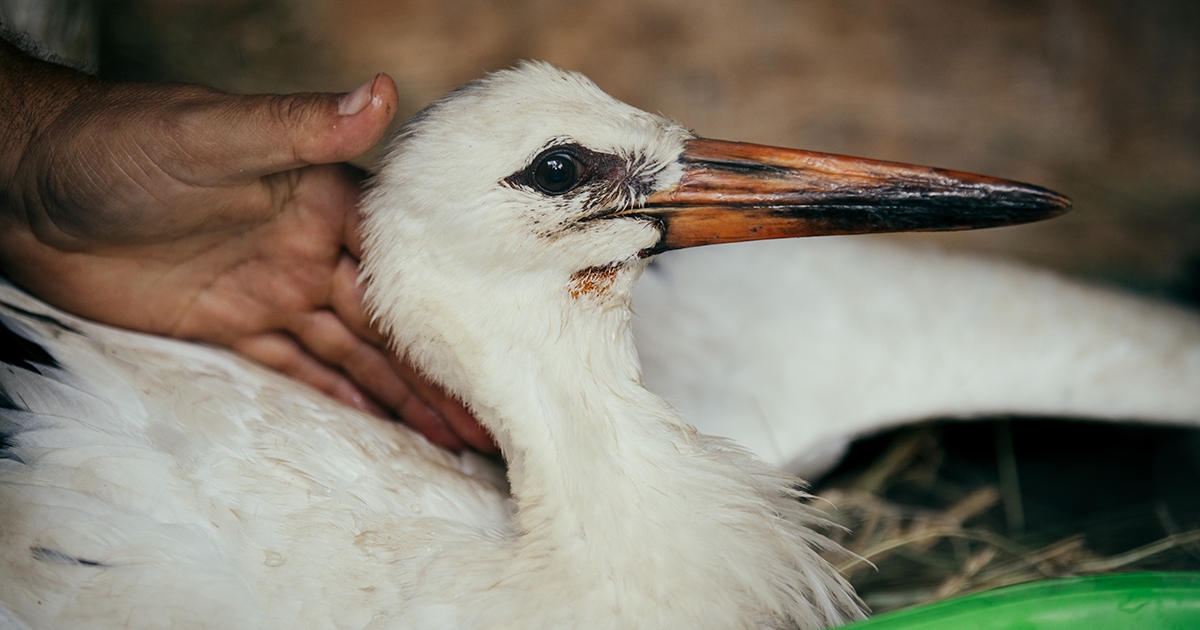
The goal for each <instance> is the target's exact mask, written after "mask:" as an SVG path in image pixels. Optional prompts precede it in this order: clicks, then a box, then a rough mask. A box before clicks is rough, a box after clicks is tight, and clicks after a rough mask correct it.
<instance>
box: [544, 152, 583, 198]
mask: <svg viewBox="0 0 1200 630" xmlns="http://www.w3.org/2000/svg"><path fill="white" fill-rule="evenodd" d="M579 171H580V169H579V164H578V163H577V162H576V161H575V158H573V157H571V155H570V154H569V153H551V154H550V155H547V156H546V157H543V158H542V159H541V160H540V161H539V162H538V164H537V167H536V168H535V169H534V171H533V183H534V184H537V187H538V188H540V189H541V191H542V192H544V193H546V194H548V195H561V194H562V193H565V192H567V191H568V190H571V189H572V188H574V187H575V184H578V183H579Z"/></svg>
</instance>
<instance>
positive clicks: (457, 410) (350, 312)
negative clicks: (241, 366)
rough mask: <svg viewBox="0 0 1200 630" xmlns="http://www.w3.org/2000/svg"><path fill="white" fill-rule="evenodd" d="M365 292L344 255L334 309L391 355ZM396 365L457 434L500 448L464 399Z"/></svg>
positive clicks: (482, 447)
mask: <svg viewBox="0 0 1200 630" xmlns="http://www.w3.org/2000/svg"><path fill="white" fill-rule="evenodd" d="M364 294H365V288H364V287H363V285H362V283H361V282H358V264H357V262H355V261H354V259H352V258H350V257H349V256H343V257H342V259H341V260H340V261H338V267H337V269H336V270H335V271H334V278H333V295H332V298H331V305H332V307H333V309H334V312H335V313H337V315H338V317H339V318H340V319H341V320H342V321H343V322H344V323H345V324H346V326H347V327H348V328H349V329H350V330H351V331H353V332H354V333H355V334H356V335H358V336H359V337H360V338H362V339H365V340H367V341H369V342H370V343H372V344H374V345H375V346H377V347H378V348H379V349H380V350H381V351H382V352H386V353H388V355H389V356H392V353H391V351H390V349H389V347H388V346H387V344H386V342H385V340H384V338H383V336H382V335H380V334H379V333H378V332H377V331H376V330H375V328H374V326H372V325H371V322H370V319H369V318H368V317H367V315H366V312H365V310H364V306H363V302H364V299H365V295H364ZM394 364H395V365H396V366H398V367H397V369H398V370H399V371H400V374H401V377H402V378H403V379H404V381H405V383H406V384H407V385H408V387H411V388H413V389H414V391H415V392H416V395H417V396H418V397H419V398H420V399H421V400H422V401H424V402H425V404H426V405H427V406H428V407H429V408H430V409H431V410H433V412H434V413H436V414H437V415H439V416H440V417H441V418H442V420H443V421H444V422H445V424H446V425H447V426H448V427H449V429H450V430H451V431H453V432H454V434H455V435H457V436H459V437H460V438H462V439H463V440H464V441H465V442H466V443H467V444H470V445H471V446H472V447H473V448H475V449H477V450H479V451H482V452H485V453H495V452H496V451H498V450H499V449H498V448H497V447H496V444H495V441H494V440H493V439H492V436H491V434H490V433H488V432H487V429H484V428H483V426H482V425H480V424H479V421H478V420H476V419H475V417H474V416H473V415H471V413H470V412H469V411H467V408H466V407H464V406H463V404H462V403H461V402H459V401H458V400H457V399H455V398H454V397H452V396H449V395H447V394H446V393H445V392H443V391H442V390H441V388H438V387H434V386H432V385H430V384H429V383H428V381H426V379H425V378H424V377H422V376H421V375H420V374H419V373H418V372H417V371H416V370H415V369H413V368H412V367H411V366H409V365H408V364H407V363H406V362H403V361H401V360H399V359H397V360H396V361H395V362H394Z"/></svg>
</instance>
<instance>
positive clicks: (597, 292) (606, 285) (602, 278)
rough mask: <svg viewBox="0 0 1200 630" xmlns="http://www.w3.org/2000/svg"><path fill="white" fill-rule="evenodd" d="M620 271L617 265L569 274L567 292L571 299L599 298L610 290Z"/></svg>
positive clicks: (590, 268)
mask: <svg viewBox="0 0 1200 630" xmlns="http://www.w3.org/2000/svg"><path fill="white" fill-rule="evenodd" d="M620 271H621V265H618V264H612V265H604V266H602V267H588V268H587V269H580V270H579V271H576V272H575V273H573V274H571V283H570V284H569V285H568V286H567V290H568V291H570V292H571V297H573V298H575V299H577V300H578V299H581V298H583V297H599V296H601V295H603V294H604V293H606V292H607V291H608V290H609V289H611V288H612V286H613V283H614V282H616V281H617V274H618V273H619V272H620Z"/></svg>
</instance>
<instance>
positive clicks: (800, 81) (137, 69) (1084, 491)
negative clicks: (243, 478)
mask: <svg viewBox="0 0 1200 630" xmlns="http://www.w3.org/2000/svg"><path fill="white" fill-rule="evenodd" d="M52 4H53V5H54V6H55V7H57V8H56V9H55V11H50V12H48V11H46V10H45V9H46V5H47V3H44V2H31V1H28V0H0V10H3V12H4V15H5V16H6V17H5V21H6V22H7V23H8V24H9V25H10V26H15V27H17V28H31V29H32V30H35V31H38V32H41V33H43V38H45V39H46V40H47V41H48V42H49V43H51V44H52V45H53V46H55V47H56V48H57V49H58V50H59V51H60V52H61V53H62V54H63V55H65V56H67V57H71V58H74V59H78V60H81V61H82V62H84V63H86V64H88V65H89V66H91V67H93V68H95V69H96V70H97V71H98V72H99V73H100V74H102V75H104V76H108V77H112V78H119V79H136V80H149V81H187V82H198V83H203V84H207V85H211V86H214V87H217V88H220V89H223V90H227V91H231V92H292V91H304V90H320V91H346V90H350V89H352V88H354V87H356V86H358V85H359V84H361V83H362V82H364V81H365V80H367V79H369V78H370V77H371V76H372V75H373V74H374V73H376V72H380V71H382V72H387V73H388V74H390V75H391V76H392V77H393V78H394V79H395V80H396V82H397V84H398V85H399V88H400V99H401V101H400V115H399V116H398V117H397V121H401V120H403V119H404V118H405V117H406V116H407V115H408V114H411V113H413V112H415V111H417V110H418V109H420V108H421V107H423V106H424V105H425V104H427V103H428V102H429V101H431V100H432V99H435V98H437V97H438V96H440V95H442V94H444V93H445V92H447V91H449V90H451V89H453V88H455V87H457V86H458V85H460V84H462V83H464V82H466V81H469V80H471V79H474V78H477V77H479V76H481V75H482V74H483V73H484V72H486V71H488V70H493V69H498V68H503V67H506V66H509V65H511V64H512V63H513V62H514V61H516V60H518V59H523V58H533V59H545V60H548V61H550V62H553V63H555V64H558V65H560V66H563V67H566V68H569V69H573V70H579V71H582V72H584V73H585V74H587V75H588V76H590V77H591V78H592V79H593V80H595V81H596V82H597V83H598V84H599V85H600V87H601V88H603V89H604V90H606V91H608V92H609V93H611V94H612V95H614V96H616V97H617V98H619V99H621V100H624V101H626V102H629V103H631V104H633V105H635V106H637V107H640V108H642V109H646V110H649V111H654V112H661V113H663V114H665V115H667V116H670V117H673V118H675V119H677V120H679V121H680V122H682V123H683V124H684V125H685V126H687V127H689V128H692V129H693V130H695V131H696V132H697V133H699V134H701V135H704V136H708V137H715V138H724V139H737V140H746V141H753V142H761V143H766V144H775V145H783V146H793V147H800V148H805V149H813V150H820V151H830V152H837V153H847V154H853V155H862V156H869V157H873V158H880V159H888V160H897V161H903V162H915V163H921V164H930V165H934V166H942V167H947V168H953V169H957V170H966V171H973V172H980V173H986V174H989V175H995V176H999V177H1005V178H1011V179H1017V180H1021V181H1028V182H1031V183H1036V184H1039V185H1042V186H1046V187H1049V188H1052V189H1055V190H1059V191H1061V192H1064V193H1066V194H1067V195H1069V196H1071V197H1073V198H1074V199H1075V209H1074V210H1073V211H1072V212H1071V213H1070V214H1069V215H1067V216H1065V217H1063V218H1059V219H1055V220H1053V221H1049V222H1045V223H1038V224H1033V225H1028V226H1021V227H1014V228H1005V229H998V230H985V231H977V232H963V233H955V234H946V233H941V234H931V235H895V236H880V237H871V238H885V239H891V240H899V241H905V242H911V243H914V244H918V245H921V246H931V247H941V248H946V249H952V250H960V251H974V252H978V253H981V254H983V255H987V256H995V257H1006V258H1014V259H1018V260H1023V261H1026V262H1028V263H1030V264H1033V265H1037V266H1042V267H1050V268H1054V269H1057V270H1059V271H1061V272H1063V273H1066V274H1069V275H1072V276H1075V277H1077V278H1080V279H1083V280H1084V281H1086V282H1091V283H1098V284H1105V285H1112V286H1119V287H1122V288H1125V289H1129V290H1133V291H1137V292H1141V293H1143V294H1146V295H1149V296H1152V297H1153V298H1154V299H1166V300H1172V301H1176V302H1179V303H1182V304H1185V305H1188V307H1190V308H1197V307H1200V3H1197V2H1194V1H1192V0H973V1H964V0H892V1H890V2H878V1H871V0H740V1H736V2H735V1H728V2H723V1H719V0H644V1H634V0H610V1H608V2H583V1H571V0H508V1H484V0H343V1H340V2H335V1H333V0H208V1H199V0H107V1H94V2H84V1H80V0H64V1H60V2H55V3H52ZM373 159H374V158H373V156H371V155H368V156H366V157H364V158H363V159H362V163H363V165H365V166H367V167H368V168H369V167H370V166H371V164H372V160H373ZM1198 395H1200V394H1198ZM1197 453H1200V440H1197V438H1196V432H1194V431H1188V430H1185V429H1157V428H1148V427H1122V426H1113V425H1102V426H1101V425H1086V424H1081V423H1064V422H1058V421H1051V420H1046V419H1039V420H1033V419H1013V418H1000V419H992V420H989V421H982V420H981V421H979V422H972V423H955V424H945V423H937V422H934V423H931V424H929V425H925V426H919V427H909V428H905V429H900V430H897V431H892V432H889V433H887V434H884V435H881V436H877V437H875V438H872V439H870V440H865V441H863V442H862V443H860V444H858V445H857V446H856V447H855V449H854V450H853V451H852V453H851V456H850V457H849V458H848V460H847V461H846V463H845V464H844V465H843V466H842V467H841V468H840V469H839V470H837V471H835V472H834V473H833V474H832V475H831V476H830V477H829V478H827V479H825V480H820V481H819V483H818V485H817V487H816V489H817V490H818V491H819V492H820V493H821V494H822V496H825V497H826V498H830V499H831V500H833V501H834V503H835V504H836V506H837V510H836V511H835V513H834V517H835V520H837V521H838V522H841V523H843V524H845V525H847V526H850V527H851V528H853V529H854V534H853V535H852V536H849V537H845V538H844V539H843V540H844V542H845V543H846V544H847V546H849V547H850V548H851V549H853V550H854V551H856V552H858V553H860V554H863V555H864V556H867V557H869V558H870V559H871V560H872V561H874V562H875V563H876V565H878V570H871V569H870V568H869V566H868V565H865V564H858V565H854V566H847V568H846V570H847V572H848V573H849V574H850V575H851V577H852V578H853V579H854V581H855V584H856V586H858V587H859V589H860V591H861V592H862V593H863V595H864V597H865V598H866V599H867V601H868V603H870V604H871V605H872V606H874V607H875V609H876V610H888V609H891V608H897V607H902V606H906V605H909V604H912V603H918V602H922V601H930V600H932V599H937V598H941V597H946V596H949V595H954V594H956V593H960V592H965V591H970V590H977V589H980V588H985V587H988V586H995V585H999V584H1006V583H1012V582H1016V581H1022V580H1028V579H1038V578H1042V577H1049V576H1054V575H1068V574H1077V573H1089V572H1106V571H1117V570H1133V569H1146V568H1152V569H1163V568H1165V569H1187V568H1190V569H1192V570H1196V569H1197V568H1200V544H1198V542H1200V534H1198V533H1197V532H1200V529H1197V527H1200V504H1198V501H1200V497H1197V496H1196V495H1197V492H1196V488H1198V487H1200V464H1198V463H1197V462H1198V461H1200V460H1198V458H1197ZM1018 476H1019V478H1020V480H1021V483H1020V484H1019V487H1018V486H1014V485H1013V484H1014V483H1015V481H1014V480H1016V479H1017V478H1018ZM1022 488H1023V489H1024V490H1023V492H1022ZM1013 493H1016V495H1015V497H1014V494H1013ZM1014 505H1015V506H1018V507H1019V508H1020V509H1018V510H1017V511H1016V512H1014V509H1013V507H1014ZM837 535H838V536H841V534H837Z"/></svg>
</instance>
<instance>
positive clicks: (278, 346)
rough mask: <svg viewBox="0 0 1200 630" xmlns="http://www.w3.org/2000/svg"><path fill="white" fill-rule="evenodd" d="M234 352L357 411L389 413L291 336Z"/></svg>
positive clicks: (251, 342) (271, 337)
mask: <svg viewBox="0 0 1200 630" xmlns="http://www.w3.org/2000/svg"><path fill="white" fill-rule="evenodd" d="M231 347H232V348H233V349H234V350H236V351H238V352H240V353H242V354H244V355H246V356H248V357H250V358H251V359H254V360H255V361H258V362H259V363H262V364H263V365H265V366H267V367H269V368H272V369H274V370H277V371H279V372H283V373H284V374H287V375H288V376H291V377H292V378H294V379H296V380H298V381H301V382H303V383H307V384H308V385H310V386H312V387H314V388H316V389H317V390H319V391H322V392H324V393H326V394H328V395H329V396H332V397H333V398H336V399H337V400H340V401H342V402H344V403H346V404H347V405H350V406H351V407H354V408H355V409H359V410H362V411H365V412H367V413H371V414H375V415H386V412H385V411H384V410H383V409H382V408H381V407H380V406H379V405H378V404H376V403H375V402H374V401H372V400H371V399H370V398H369V397H367V396H366V395H365V394H364V393H363V392H362V391H361V390H359V389H358V388H357V387H355V386H354V384H353V383H351V382H350V380H349V379H347V378H346V377H345V376H343V375H342V374H340V373H338V372H337V371H335V370H333V369H330V368H329V367H327V366H325V365H323V364H321V363H320V362H319V361H317V360H316V359H314V358H312V357H311V356H310V355H309V354H308V353H306V352H304V350H303V349H301V347H300V345H299V344H297V343H296V342H295V341H294V340H292V339H290V338H289V337H288V336H287V335H283V334H279V333H270V334H265V335H258V336H255V337H249V338H245V339H241V340H239V341H237V342H236V343H234V344H232V346H231Z"/></svg>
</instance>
